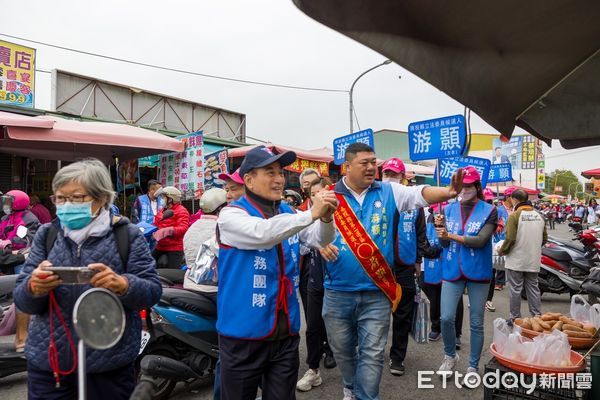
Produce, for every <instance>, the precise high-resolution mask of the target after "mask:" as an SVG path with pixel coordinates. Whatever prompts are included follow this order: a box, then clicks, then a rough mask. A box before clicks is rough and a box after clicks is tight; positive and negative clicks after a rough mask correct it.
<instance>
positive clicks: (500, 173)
mask: <svg viewBox="0 0 600 400" xmlns="http://www.w3.org/2000/svg"><path fill="white" fill-rule="evenodd" d="M512 180H513V177H512V165H511V164H510V163H502V164H492V165H491V167H490V175H489V177H488V181H487V182H488V183H500V182H512Z"/></svg>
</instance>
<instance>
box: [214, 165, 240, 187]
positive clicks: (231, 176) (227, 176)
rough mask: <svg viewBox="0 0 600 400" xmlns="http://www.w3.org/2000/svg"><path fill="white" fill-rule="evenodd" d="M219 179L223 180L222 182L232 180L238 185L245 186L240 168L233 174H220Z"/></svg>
mask: <svg viewBox="0 0 600 400" xmlns="http://www.w3.org/2000/svg"><path fill="white" fill-rule="evenodd" d="M219 179H221V180H222V181H225V180H231V181H234V182H235V183H237V184H239V185H243V184H244V180H243V179H242V177H241V176H240V169H239V168H238V169H236V170H235V172H234V173H233V174H219Z"/></svg>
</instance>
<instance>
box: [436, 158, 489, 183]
mask: <svg viewBox="0 0 600 400" xmlns="http://www.w3.org/2000/svg"><path fill="white" fill-rule="evenodd" d="M469 165H470V166H472V167H474V168H475V169H476V170H477V172H479V176H481V186H482V187H486V185H487V182H488V177H489V174H490V167H491V165H492V163H491V161H490V160H487V159H485V158H479V157H454V158H444V159H441V160H439V163H438V168H437V169H436V171H435V174H436V175H435V177H434V178H437V174H438V173H439V174H440V183H441V184H442V185H448V184H450V182H451V181H452V175H454V173H455V172H456V170H457V169H459V168H466V167H468V166H469Z"/></svg>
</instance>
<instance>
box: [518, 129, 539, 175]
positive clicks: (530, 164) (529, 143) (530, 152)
mask: <svg viewBox="0 0 600 400" xmlns="http://www.w3.org/2000/svg"><path fill="white" fill-rule="evenodd" d="M536 161H537V160H536V159H535V138H534V137H533V136H529V135H528V136H523V156H522V159H521V162H522V165H521V168H522V169H534V168H535V166H536V165H535V162H536Z"/></svg>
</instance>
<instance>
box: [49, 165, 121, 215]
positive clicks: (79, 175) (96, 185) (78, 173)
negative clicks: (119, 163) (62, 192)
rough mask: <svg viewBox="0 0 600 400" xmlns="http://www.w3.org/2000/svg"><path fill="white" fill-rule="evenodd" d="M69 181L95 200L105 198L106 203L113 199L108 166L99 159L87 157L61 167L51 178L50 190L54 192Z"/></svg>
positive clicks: (113, 194)
mask: <svg viewBox="0 0 600 400" xmlns="http://www.w3.org/2000/svg"><path fill="white" fill-rule="evenodd" d="M71 182H76V183H78V184H80V185H81V186H83V187H84V188H86V189H87V191H88V194H89V195H90V196H92V197H93V198H94V199H95V200H105V201H106V202H107V205H110V204H112V203H113V201H114V200H115V191H114V189H113V185H112V181H111V180H110V174H109V173H108V168H107V167H106V165H104V164H102V162H101V161H100V160H97V159H95V158H88V159H85V160H81V161H77V162H74V163H73V164H69V165H67V166H66V167H64V168H61V169H60V170H59V171H58V172H57V173H56V175H54V179H53V180H52V191H53V192H55V193H56V191H57V190H58V189H60V188H61V187H63V186H64V185H66V184H68V183H71Z"/></svg>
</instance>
